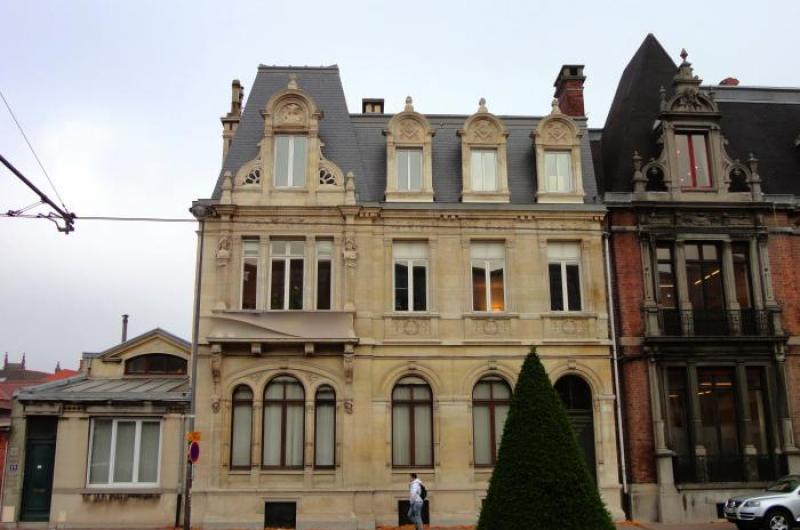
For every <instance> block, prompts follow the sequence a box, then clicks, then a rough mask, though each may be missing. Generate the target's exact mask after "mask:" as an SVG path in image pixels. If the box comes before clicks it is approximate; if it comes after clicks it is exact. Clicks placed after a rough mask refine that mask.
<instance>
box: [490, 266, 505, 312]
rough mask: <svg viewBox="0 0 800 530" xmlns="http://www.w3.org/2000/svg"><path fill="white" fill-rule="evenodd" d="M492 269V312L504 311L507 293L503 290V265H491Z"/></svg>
mask: <svg viewBox="0 0 800 530" xmlns="http://www.w3.org/2000/svg"><path fill="white" fill-rule="evenodd" d="M490 266H491V267H492V269H491V271H490V273H489V278H490V281H491V285H492V292H491V295H492V311H503V310H504V309H505V304H506V302H505V292H504V288H503V264H502V263H491V264H490Z"/></svg>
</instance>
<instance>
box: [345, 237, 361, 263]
mask: <svg viewBox="0 0 800 530" xmlns="http://www.w3.org/2000/svg"><path fill="white" fill-rule="evenodd" d="M342 256H343V257H344V261H345V263H346V264H347V266H348V267H355V266H356V261H358V245H357V244H356V240H355V239H353V238H352V237H348V238H347V239H345V240H344V250H343V251H342Z"/></svg>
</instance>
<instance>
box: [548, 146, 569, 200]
mask: <svg viewBox="0 0 800 530" xmlns="http://www.w3.org/2000/svg"><path fill="white" fill-rule="evenodd" d="M549 157H565V158H566V159H567V162H568V164H569V165H568V169H569V174H568V175H567V180H566V182H567V189H559V187H558V183H559V180H560V175H558V173H557V172H556V174H555V175H550V174H548V172H547V159H548V158H549ZM556 170H558V158H556ZM544 172H545V175H544V178H545V183H544V189H545V191H546V192H547V193H573V192H574V191H575V182H574V181H575V170H574V169H573V168H572V152H571V151H561V150H558V149H545V151H544ZM551 178H554V179H555V184H556V185H555V187H553V188H551V187H550V179H551Z"/></svg>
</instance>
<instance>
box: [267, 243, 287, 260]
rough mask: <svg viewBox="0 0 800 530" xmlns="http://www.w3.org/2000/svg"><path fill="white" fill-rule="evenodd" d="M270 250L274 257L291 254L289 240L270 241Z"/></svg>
mask: <svg viewBox="0 0 800 530" xmlns="http://www.w3.org/2000/svg"><path fill="white" fill-rule="evenodd" d="M269 252H270V254H272V256H273V257H274V256H287V255H288V254H289V242H288V241H282V240H277V241H270V243H269Z"/></svg>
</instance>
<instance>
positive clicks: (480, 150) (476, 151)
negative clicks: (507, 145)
mask: <svg viewBox="0 0 800 530" xmlns="http://www.w3.org/2000/svg"><path fill="white" fill-rule="evenodd" d="M487 154H491V155H492V156H493V157H494V178H493V181H494V182H493V186H491V187H487V186H486V173H485V172H484V166H485V163H486V162H485V160H484V157H485V155H487ZM476 155H477V156H478V157H479V159H480V168H479V170H480V173H478V171H476V169H477V167H476V165H475V164H474V162H475V156H476ZM469 158H470V159H469V163H470V169H469V172H470V179H471V180H472V182H470V188H471V189H472V191H477V192H484V193H493V192H496V191H497V190H498V185H497V181H498V176H497V174H498V173H499V164H498V162H497V148H496V147H488V148H486V147H472V148H470V150H469ZM479 176H480V178H478V177H479ZM478 181H479V182H480V186H476V185H475V184H476V183H477V182H478Z"/></svg>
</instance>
